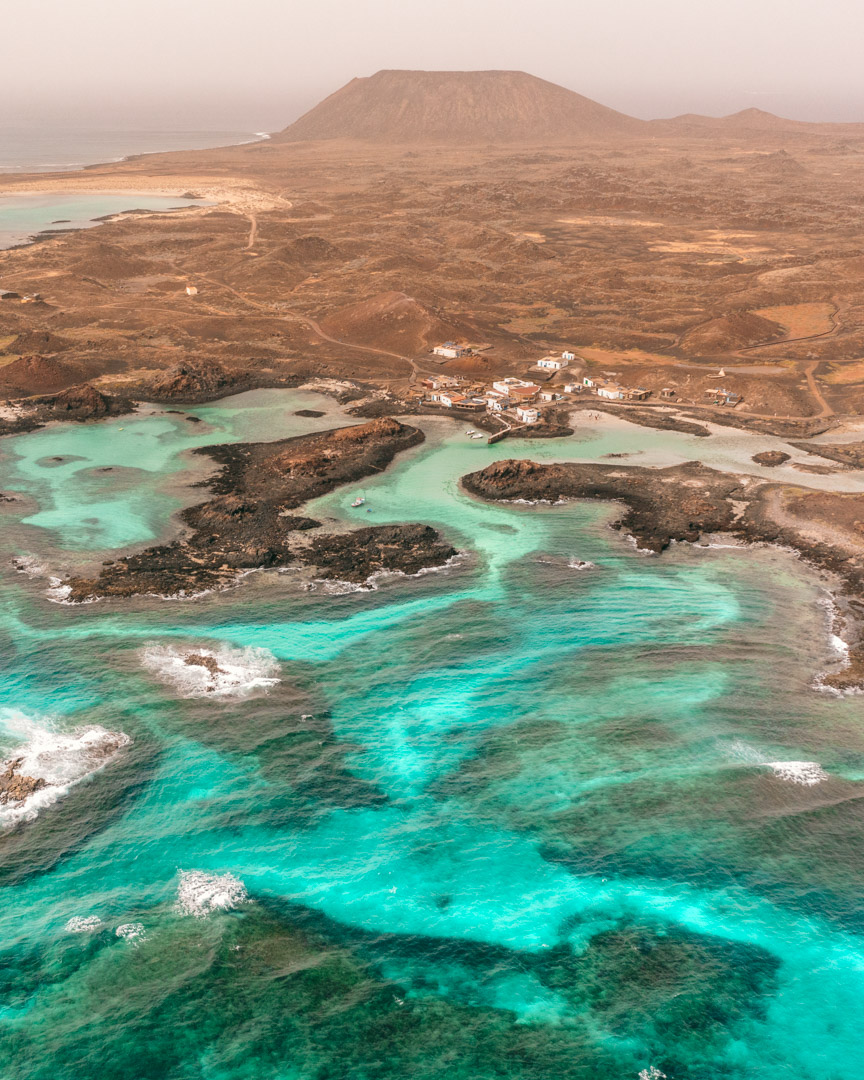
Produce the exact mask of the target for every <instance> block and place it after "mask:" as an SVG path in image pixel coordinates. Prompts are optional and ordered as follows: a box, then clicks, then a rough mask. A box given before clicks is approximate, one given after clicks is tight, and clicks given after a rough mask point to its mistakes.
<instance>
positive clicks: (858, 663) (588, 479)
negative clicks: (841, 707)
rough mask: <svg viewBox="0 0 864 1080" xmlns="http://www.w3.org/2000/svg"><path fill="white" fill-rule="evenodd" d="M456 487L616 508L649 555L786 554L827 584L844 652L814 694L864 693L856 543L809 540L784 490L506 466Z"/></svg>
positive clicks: (699, 478)
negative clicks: (704, 545)
mask: <svg viewBox="0 0 864 1080" xmlns="http://www.w3.org/2000/svg"><path fill="white" fill-rule="evenodd" d="M461 483H462V487H463V489H464V490H465V491H467V492H468V493H469V494H471V495H474V496H477V497H480V498H483V499H486V500H489V501H504V500H512V501H515V500H525V501H535V502H541V501H542V502H544V503H547V502H548V503H553V504H554V503H556V502H558V501H559V500H561V499H562V498H565V499H567V498H572V499H591V500H601V501H604V502H612V503H616V504H618V505H619V506H620V507H621V508H622V511H621V514H620V515H618V516H617V517H616V518H615V519H614V520H613V521H612V522H611V526H612V527H613V528H615V529H618V530H620V531H621V532H623V533H625V534H627V535H629V536H630V537H632V540H633V543H634V544H635V545H636V547H637V549H638V550H641V551H644V552H645V553H651V554H654V555H660V554H661V553H662V552H663V551H665V550H666V549H667V548H668V547H669V546H670V545H671V544H673V543H688V544H694V545H695V544H698V542H699V541H700V540H701V539H703V538H704V537H705V536H706V535H709V534H715V535H716V534H720V535H727V536H729V537H732V538H733V539H734V540H735V541H736V542H737V543H740V544H741V545H743V546H749V545H756V544H770V545H772V546H774V547H777V548H781V549H786V550H788V551H791V552H794V553H795V554H796V555H797V556H799V557H800V558H802V559H803V560H804V561H805V562H806V563H808V565H810V566H811V567H813V568H814V569H817V570H819V571H821V572H823V573H827V574H828V575H829V576H830V578H831V581H832V586H831V588H829V595H830V597H831V603H832V605H833V609H834V610H833V614H832V632H833V635H834V636H835V637H836V638H837V639H838V640H840V641H842V642H843V644H844V646H845V647H846V649H847V650H848V652H846V654H845V656H844V657H842V658H841V659H842V660H843V663H842V665H841V666H840V667H839V668H838V669H837V670H833V671H829V672H827V673H824V674H820V675H819V676H817V679H818V683H819V687H820V688H824V689H829V690H834V691H837V692H844V693H845V692H861V691H864V557H862V556H864V541H862V544H861V548H860V550H861V555H858V554H856V553H854V552H850V551H849V550H846V549H843V548H841V547H840V546H839V545H831V544H830V543H828V542H827V541H826V539H825V538H824V537H819V536H818V535H816V534H815V533H814V530H813V523H812V522H809V521H807V520H806V519H798V520H797V521H795V520H793V519H791V518H790V516H789V513H788V502H794V499H795V498H796V497H797V498H802V499H803V500H806V499H807V498H808V494H809V493H808V492H806V491H805V492H804V494H803V495H801V494H800V493H795V492H794V490H793V489H790V488H789V486H788V485H784V484H776V483H772V482H770V481H767V480H759V479H757V478H755V477H752V476H745V475H741V474H734V473H722V472H719V471H717V470H715V469H712V468H710V467H709V466H707V465H704V464H702V463H701V462H699V461H692V462H687V463H685V464H683V465H677V466H670V467H668V468H665V469H651V468H645V467H642V466H637V465H617V464H616V465H598V464H577V463H565V464H556V465H540V464H537V463H535V462H533V461H529V460H526V459H509V460H504V461H498V462H495V463H493V464H492V465H489V466H487V467H486V468H485V469H482V470H479V471H478V472H475V473H469V474H467V475H466V476H464V477H462V481H461ZM790 493H791V494H790ZM784 494H786V495H787V496H788V499H787V502H785V503H784ZM818 494H819V495H820V496H821V497H822V498H823V499H827V498H830V497H832V496H829V495H828V493H825V492H820V493H818ZM833 498H834V499H837V500H843V499H856V498H858V499H862V501H864V496H854V495H851V496H850V495H843V494H839V495H834V496H833ZM784 512H785V515H786V516H785V517H784ZM737 543H736V546H737Z"/></svg>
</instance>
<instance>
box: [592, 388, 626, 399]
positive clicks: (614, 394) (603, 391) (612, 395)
mask: <svg viewBox="0 0 864 1080" xmlns="http://www.w3.org/2000/svg"><path fill="white" fill-rule="evenodd" d="M626 396H627V391H626V390H625V389H624V387H623V386H601V387H599V388H598V390H597V397H602V398H606V400H607V401H623V400H624V398H625V397H626Z"/></svg>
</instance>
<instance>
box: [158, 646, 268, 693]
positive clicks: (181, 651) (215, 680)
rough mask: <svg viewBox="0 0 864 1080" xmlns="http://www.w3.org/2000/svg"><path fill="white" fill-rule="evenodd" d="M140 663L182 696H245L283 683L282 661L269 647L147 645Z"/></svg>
mask: <svg viewBox="0 0 864 1080" xmlns="http://www.w3.org/2000/svg"><path fill="white" fill-rule="evenodd" d="M141 662H142V663H143V665H144V667H146V668H147V670H148V671H151V672H152V673H153V674H154V675H155V676H156V677H157V678H159V679H161V680H162V682H165V683H168V685H169V686H172V687H173V688H174V689H175V690H176V691H177V692H178V693H179V694H180V696H181V697H186V698H198V697H245V696H247V695H248V694H251V693H254V692H255V691H256V690H269V689H270V688H271V687H273V686H275V685H276V684H277V683H278V682H280V681H281V680H280V678H279V676H278V674H277V673H278V671H279V664H278V662H277V660H276V657H275V656H274V655H273V654H272V653H271V652H268V651H267V649H260V648H255V647H254V646H251V645H250V646H247V647H246V648H242V649H235V648H232V647H231V646H230V645H220V646H219V647H218V648H215V649H210V648H197V649H196V648H192V647H185V648H184V647H181V646H176V645H155V644H151V645H147V646H146V647H145V648H144V649H143V651H142V653H141Z"/></svg>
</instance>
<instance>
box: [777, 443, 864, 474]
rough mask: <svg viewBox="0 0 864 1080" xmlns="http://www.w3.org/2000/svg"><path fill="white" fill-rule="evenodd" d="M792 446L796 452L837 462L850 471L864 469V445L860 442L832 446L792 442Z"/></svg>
mask: <svg viewBox="0 0 864 1080" xmlns="http://www.w3.org/2000/svg"><path fill="white" fill-rule="evenodd" d="M792 445H793V446H794V447H796V448H797V449H798V450H804V451H806V453H808V454H816V455H818V456H819V457H822V458H827V459H828V460H829V461H838V462H840V464H841V465H845V466H846V467H847V468H850V469H862V468H864V443H861V442H853V443H837V444H833V445H829V444H826V443H822V444H818V443H816V444H813V443H806V442H794V443H792Z"/></svg>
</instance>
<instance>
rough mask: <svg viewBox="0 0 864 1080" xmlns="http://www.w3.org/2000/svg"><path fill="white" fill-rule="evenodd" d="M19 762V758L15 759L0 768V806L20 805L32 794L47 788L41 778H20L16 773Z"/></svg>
mask: <svg viewBox="0 0 864 1080" xmlns="http://www.w3.org/2000/svg"><path fill="white" fill-rule="evenodd" d="M21 762H22V759H21V758H16V759H13V760H11V761H6V762H4V763H3V766H0V769H2V770H3V771H0V806H6V805H8V804H9V803H22V802H24V800H25V799H28V798H29V797H30V796H31V795H32V794H33V793H34V792H36V791H41V790H42V788H44V787H47V786H48V785H47V783H46V782H45V781H44V780H43V779H42V777H41V776H22V775H21V773H20V772H19V771H18V770H19V769H20V768H21Z"/></svg>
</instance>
